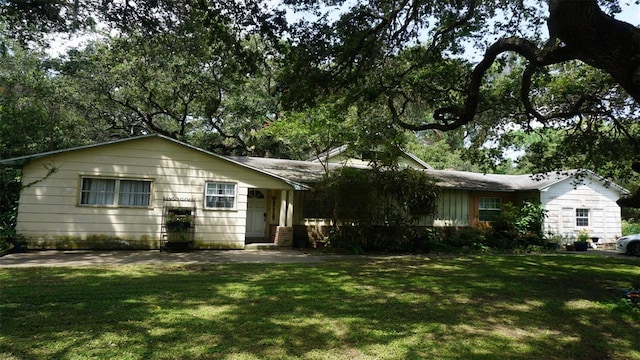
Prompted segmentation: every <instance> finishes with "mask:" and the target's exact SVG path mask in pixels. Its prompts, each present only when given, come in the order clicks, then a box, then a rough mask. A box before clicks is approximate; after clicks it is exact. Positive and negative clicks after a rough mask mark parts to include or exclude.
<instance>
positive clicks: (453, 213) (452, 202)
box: [433, 190, 470, 226]
mask: <svg viewBox="0 0 640 360" xmlns="http://www.w3.org/2000/svg"><path fill="white" fill-rule="evenodd" d="M469 200H470V196H469V191H466V190H441V191H440V192H439V194H438V209H437V212H436V216H435V218H434V219H433V226H469V225H470V223H469V209H470V201H469Z"/></svg>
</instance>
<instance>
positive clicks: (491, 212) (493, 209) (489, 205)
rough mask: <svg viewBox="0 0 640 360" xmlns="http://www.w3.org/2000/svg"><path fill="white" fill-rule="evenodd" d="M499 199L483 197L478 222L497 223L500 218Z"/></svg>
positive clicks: (480, 202)
mask: <svg viewBox="0 0 640 360" xmlns="http://www.w3.org/2000/svg"><path fill="white" fill-rule="evenodd" d="M500 204H501V200H500V198H499V197H481V198H480V199H479V203H478V220H479V221H495V220H497V219H498V217H499V216H500Z"/></svg>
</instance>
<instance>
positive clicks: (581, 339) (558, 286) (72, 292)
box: [0, 254, 640, 359]
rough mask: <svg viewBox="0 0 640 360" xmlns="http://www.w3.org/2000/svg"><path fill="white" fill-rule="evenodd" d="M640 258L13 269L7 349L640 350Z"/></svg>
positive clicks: (424, 354) (102, 352) (308, 354)
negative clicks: (638, 289)
mask: <svg viewBox="0 0 640 360" xmlns="http://www.w3.org/2000/svg"><path fill="white" fill-rule="evenodd" d="M638 265H640V262H638V261H637V259H633V258H629V259H620V258H604V257H594V256H589V255H583V256H580V255H564V254H563V255H526V256H524V255H523V256H490V255H486V256H461V257H454V256H451V257H446V256H445V257H414V256H404V257H378V258H366V257H361V258H355V259H354V260H353V261H331V262H325V263H314V264H251V265H248V264H224V265H220V264H217V265H213V264H212V265H197V266H195V265H190V266H117V267H116V266H114V267H82V268H16V269H0V359H186V358H190V359H273V358H277V359H297V358H300V359H419V358H427V359H495V358H501V359H640V325H639V321H638V320H640V314H639V313H638V311H637V310H634V309H632V308H631V307H630V306H628V305H627V304H625V303H624V302H623V301H622V300H621V298H622V292H621V291H620V289H622V288H625V287H629V286H630V285H631V284H633V283H634V282H637V281H638V280H639V279H640V267H639V266H638Z"/></svg>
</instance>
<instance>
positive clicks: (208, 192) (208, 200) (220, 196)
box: [204, 182, 236, 209]
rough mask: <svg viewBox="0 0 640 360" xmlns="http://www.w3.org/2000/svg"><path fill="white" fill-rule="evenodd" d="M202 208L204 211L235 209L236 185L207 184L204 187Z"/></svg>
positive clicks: (222, 183)
mask: <svg viewBox="0 0 640 360" xmlns="http://www.w3.org/2000/svg"><path fill="white" fill-rule="evenodd" d="M204 207H205V208H206V209H235V207H236V184H235V183H224V182H207V183H206V186H205V197H204Z"/></svg>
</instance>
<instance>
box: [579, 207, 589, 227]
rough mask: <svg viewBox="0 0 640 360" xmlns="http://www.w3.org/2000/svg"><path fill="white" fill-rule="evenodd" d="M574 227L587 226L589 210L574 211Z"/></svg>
mask: <svg viewBox="0 0 640 360" xmlns="http://www.w3.org/2000/svg"><path fill="white" fill-rule="evenodd" d="M576 226H589V209H576Z"/></svg>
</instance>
